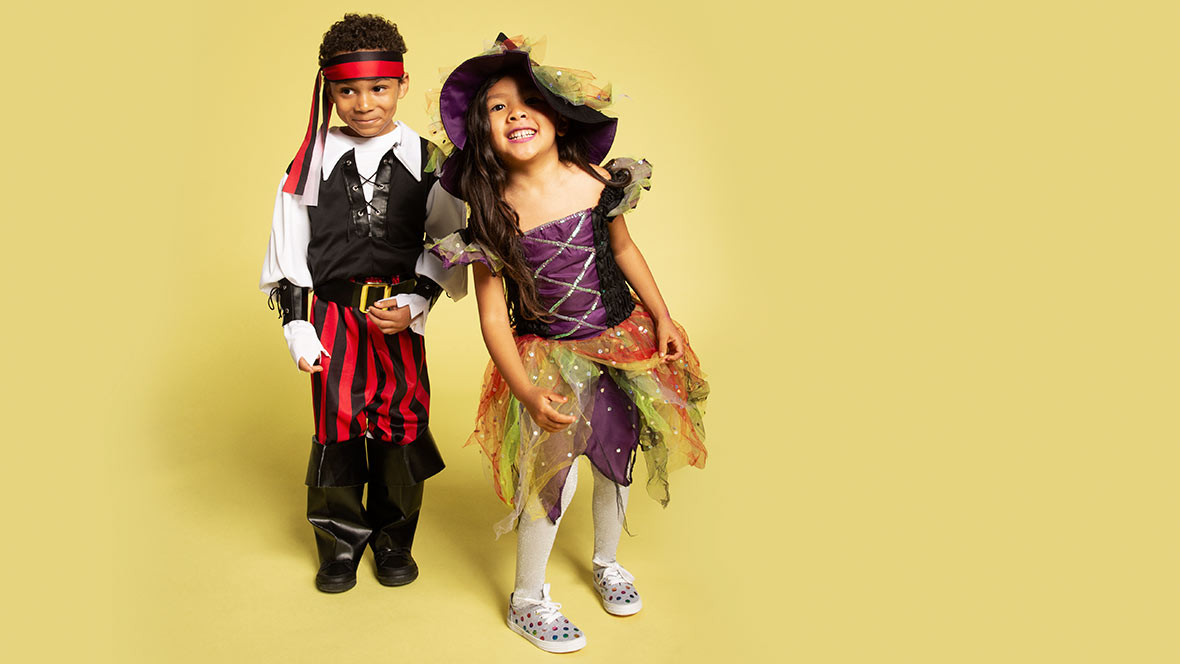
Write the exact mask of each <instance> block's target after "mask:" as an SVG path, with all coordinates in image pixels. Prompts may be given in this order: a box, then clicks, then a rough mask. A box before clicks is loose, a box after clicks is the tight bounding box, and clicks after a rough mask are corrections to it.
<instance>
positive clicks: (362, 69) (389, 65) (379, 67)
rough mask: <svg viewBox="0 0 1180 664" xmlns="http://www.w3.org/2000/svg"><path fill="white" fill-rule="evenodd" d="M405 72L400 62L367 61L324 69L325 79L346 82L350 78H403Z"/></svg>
mask: <svg viewBox="0 0 1180 664" xmlns="http://www.w3.org/2000/svg"><path fill="white" fill-rule="evenodd" d="M405 71H406V69H405V66H404V65H403V64H402V63H400V62H391V61H389V60H365V61H362V62H345V63H342V64H338V65H332V66H331V67H324V79H325V80H328V81H346V80H348V79H350V78H401V77H402V76H403V75H405Z"/></svg>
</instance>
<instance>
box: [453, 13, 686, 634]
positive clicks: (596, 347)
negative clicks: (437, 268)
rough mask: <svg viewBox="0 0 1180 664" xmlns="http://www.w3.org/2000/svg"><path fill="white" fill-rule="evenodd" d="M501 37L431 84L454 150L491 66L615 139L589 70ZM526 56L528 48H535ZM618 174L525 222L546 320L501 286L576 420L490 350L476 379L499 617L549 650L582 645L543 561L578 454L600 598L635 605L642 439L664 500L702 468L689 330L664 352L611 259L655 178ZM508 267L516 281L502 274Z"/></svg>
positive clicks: (526, 349) (466, 240)
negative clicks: (524, 384) (505, 547)
mask: <svg viewBox="0 0 1180 664" xmlns="http://www.w3.org/2000/svg"><path fill="white" fill-rule="evenodd" d="M534 46H535V45H534V44H529V43H527V42H525V41H524V40H522V39H521V38H519V37H518V38H513V39H508V38H506V37H505V36H504V35H503V34H501V35H500V37H499V38H498V39H497V41H496V44H495V46H493V47H492V48H490V49H489V50H488V51H486V52H485V53H483V54H481V55H479V56H477V57H475V58H472V59H470V60H467V61H466V62H464V63H463V64H461V65H460V66H459V67H458V68H456V69H455V70H454V72H452V73H451V74H450V76H449V77H448V78H447V79H446V82H445V83H444V85H443V87H442V89H441V91H440V95H439V113H440V119H439V125H440V126H441V128H442V130H444V131H445V133H446V135H447V137H448V138H449V139H450V140H451V141H452V142H453V145H454V148H455V149H458V150H460V151H461V150H462V149H463V147H464V145H465V144H466V142H467V136H466V123H465V117H466V113H467V109H468V107H469V106H470V105H471V103H472V102H473V100H474V98H475V96H476V94H477V92H478V90H479V88H480V86H481V85H482V84H483V83H484V82H485V81H486V80H487V79H488V78H489V77H492V76H503V75H506V74H510V73H514V72H527V73H528V76H529V77H531V79H532V81H533V82H534V84H535V86H536V88H537V89H538V90H539V91H540V92H541V93H542V95H543V96H544V97H545V99H546V101H547V102H548V103H549V105H550V106H551V107H553V109H554V110H556V112H557V113H558V114H560V115H561V116H563V117H564V118H566V119H567V120H568V121H570V122H571V123H580V124H582V125H583V127H582V129H583V134H584V135H585V137H586V139H587V142H588V144H589V148H590V149H589V153H588V160H589V161H590V162H591V163H595V164H597V163H600V162H601V161H602V160H603V158H604V157H605V156H606V154H607V152H608V151H609V149H610V146H611V144H612V142H613V140H614V135H615V129H616V125H617V120H616V119H613V118H609V117H607V116H606V115H604V114H602V113H601V112H600V111H599V110H598V109H600V108H602V107H604V106H605V105H606V104H607V103H609V97H610V92H609V89H606V90H603V89H599V88H596V87H594V86H593V85H591V84H590V83H589V79H591V78H593V76H592V75H590V74H589V73H587V72H579V71H576V70H569V69H566V68H556V67H545V66H542V65H539V64H537V63H536V62H535V61H534V59H535V58H536V57H538V56H537V55H536V50H537V49H536V48H534ZM530 56H533V57H530ZM455 157H456V158H452V159H451V160H450V161H448V162H447V163H446V165H444V167H443V174H442V184H443V186H444V187H446V188H447V189H448V190H449V191H450V192H451V193H454V194H455V195H461V192H460V187H459V176H458V172H457V167H458V168H461V166H459V165H458V163H457V162H458V161H461V159H462V155H461V153H460V154H457V155H455ZM605 168H606V169H607V170H608V171H609V172H610V173H611V176H612V184H611V185H609V186H606V187H604V189H603V191H602V194H601V196H600V198H599V200H598V203H597V204H596V205H595V206H593V207H591V208H587V209H585V210H580V211H578V212H575V213H573V214H571V215H569V216H566V217H563V218H561V219H556V220H553V221H550V222H548V223H545V224H541V225H540V226H537V227H535V228H532V229H530V230H528V231H525V232H524V233H523V234H522V235H521V236H519V242H520V252H521V255H523V257H524V259H525V261H526V262H527V263H528V265H529V267H530V270H531V272H532V275H533V278H534V280H535V283H536V290H537V296H538V299H539V300H540V302H541V304H542V307H543V309H545V312H546V313H547V320H544V321H542V320H537V319H531V318H526V317H524V316H523V315H521V314H520V312H521V311H522V310H523V309H522V307H521V303H520V301H519V295H518V292H519V289H518V288H515V287H513V284H511V283H507V284H506V286H507V287H506V293H507V298H508V311H509V313H510V318H511V321H510V322H511V325H512V327H513V333H514V335H515V337H516V347H517V350H518V352H519V355H520V359H521V362H522V364H523V365H524V369H525V372H526V373H527V375H528V377H529V378H530V379H531V380H532V382H533V384H535V385H537V386H539V387H542V388H545V389H547V390H552V391H553V392H556V393H557V394H559V395H561V396H563V397H566V399H567V401H566V403H565V404H564V406H562V407H561V408H560V409H559V410H561V411H562V412H563V414H567V415H574V416H575V417H576V421H575V422H574V423H573V424H571V425H569V426H568V427H565V428H564V429H562V430H560V431H557V432H554V433H550V432H547V431H545V430H544V429H542V428H541V427H540V426H538V425H537V424H536V423H534V422H533V421H532V418H531V416H530V415H529V413H528V411H527V409H525V408H524V406H523V405H522V404H521V403H520V402H519V401H518V400H517V399H516V397H515V396H513V394H512V393H511V390H510V389H509V387H508V384H507V382H506V381H505V380H504V378H503V376H502V375H501V374H500V372H499V370H498V369H497V368H496V366H495V364H494V363H489V365H488V368H487V372H486V374H485V379H484V383H483V387H482V394H481V397H480V401H479V409H478V414H477V417H476V427H475V432H474V433H473V434H472V435H471V437H470V439H469V440H468V444H477V445H479V446H480V448H481V449H482V450H483V452H484V454H485V455H486V456H487V459H488V461H489V462H490V465H491V469H492V472H491V475H492V481H493V485H494V487H495V490H496V494H497V495H498V496H499V497H500V499H501V500H502V501H503V502H504V503H506V504H507V505H508V506H509V507H510V508H511V510H512V511H511V513H510V514H509V515H508V516H507V517H506V518H505V519H504V520H503V521H501V522H500V523H499V524H497V526H496V532H497V534H498V535H499V534H502V533H504V532H507V531H509V530H511V529H512V528H513V527H516V528H517V529H518V558H517V583H516V590H515V592H514V593H513V597H512V599H511V600H510V607H509V613H508V625H509V627H510V628H512V629H513V631H516V632H517V633H519V634H521V635H522V636H524V637H525V638H526V639H528V640H529V641H530V642H532V643H533V644H534V645H537V646H538V647H540V648H542V649H544V650H547V651H551V652H569V651H572V650H576V649H578V648H580V647H581V646H582V645H583V644H584V643H585V639H584V637H583V636H582V635H581V632H580V630H578V629H577V628H576V627H574V626H573V625H572V624H571V623H570V622H569V621H568V619H566V618H565V617H564V616H562V615H561V614H560V612H559V611H557V608H556V607H559V606H560V605H557V604H554V603H553V602H552V601H550V599H549V587H548V585H547V584H545V583H544V568H545V563H546V561H547V560H548V556H549V552H550V550H551V547H552V542H553V537H554V536H555V534H556V527H557V524H558V522H559V521H560V517H561V515H562V513H563V512H564V511H565V509H566V507H567V506H568V504H569V500H570V498H571V497H572V492H573V485H574V484H575V483H576V476H577V466H576V461H577V458H578V457H579V456H581V455H585V456H586V457H588V458H589V460H590V463H591V468H592V471H593V473H594V476H595V483H594V507H593V510H594V522H595V555H594V572H595V580H596V586H597V587H598V589H599V592H600V594H601V595H602V602H603V606H604V607H605V608H606V610H607V611H608V612H610V613H612V614H615V615H630V614H632V613H635V612H637V611H638V610H639V608H640V607H641V606H642V604H641V602H640V599H639V594H638V591H636V590H635V588H634V586H633V585H632V583H633V577H632V576H631V575H630V573H628V572H627V571H626V570H625V569H623V568H622V567H621V566H619V564H618V563H617V561H616V560H615V550H616V548H617V545H618V540H619V533H620V531H621V529H622V525H623V524H622V519H623V512H624V510H625V506H626V500H627V495H628V493H627V492H628V487H629V486H630V484H631V471H632V467H633V464H634V462H635V459H636V456H637V453H638V452H639V451H642V452H643V455H644V457H645V459H646V464H647V470H648V482H647V487H648V492H649V493H650V494H651V495H652V496H653V497H654V498H656V499H657V500H659V501H660V502H661V503H662V504H664V505H666V504H667V503H668V497H669V496H668V473H669V472H670V471H671V470H673V469H675V468H678V467H682V466H694V467H698V468H700V467H703V466H704V465H705V460H706V456H707V454H706V450H705V445H704V426H703V414H704V408H705V400H706V398H707V396H708V392H709V387H708V383H707V382H706V380H705V377H704V374H703V373H702V371H701V368H700V363H699V361H698V359H697V356H696V354H695V353H694V352H693V351H692V349H691V348H690V347H689V346H688V339H687V335H684V331H683V329H682V328H680V327H679V325H677V329H679V330H680V332H681V334H682V335H684V340H685V348H684V356H683V357H682V358H681V359H680V360H677V361H676V362H675V363H667V362H665V361H664V360H663V358H661V357H660V353H659V344H658V340H657V338H656V336H655V321H654V320H653V318H652V316H651V315H650V314H649V312H648V311H647V310H646V309H645V308H644V307H643V305H642V304H641V303H640V302H639V301H638V299H637V298H636V297H635V296H634V295H633V294H632V292H631V290H630V287H629V285H628V283H627V280H626V277H625V276H624V275H623V272H622V270H621V269H620V268H619V266H618V265H617V263H616V262H615V259H614V254H613V253H612V250H611V244H610V230H609V224H610V223H611V222H612V221H613V220H614V219H615V218H616V217H617V216H618V215H621V214H624V213H626V212H629V211H631V210H632V209H634V207H635V206H636V204H637V203H638V199H639V194H640V191H641V190H644V189H648V188H650V184H651V181H650V177H651V165H650V164H649V163H647V162H646V161H644V160H639V161H635V160H631V159H614V160H612V161H610V162H608V163H607V164H606V165H605ZM431 252H433V253H434V254H435V255H436V256H438V257H439V258H441V259H442V260H443V264H444V265H445V266H458V265H469V264H471V263H473V262H481V263H483V264H484V265H486V266H487V267H488V269H489V270H491V271H492V272H493V273H497V272H500V269H501V267H502V263H501V261H500V260H499V258H498V257H497V256H495V255H494V254H493V253H492V252H491V251H489V250H488V249H487V248H486V247H483V246H481V245H480V244H479V242H477V241H475V239H474V238H473V237H472V235H471V233H470V231H469V230H467V229H464V230H462V231H459V232H457V233H454V234H452V235H450V236H447V237H445V238H443V239H442V240H440V241H438V242H436V243H435V244H434V245H433V246H432V247H431ZM505 279H506V280H507V281H510V279H509V278H508V277H507V276H506V275H505Z"/></svg>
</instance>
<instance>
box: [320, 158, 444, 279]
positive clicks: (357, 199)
mask: <svg viewBox="0 0 1180 664" xmlns="http://www.w3.org/2000/svg"><path fill="white" fill-rule="evenodd" d="M418 140H419V142H420V145H419V148H420V149H421V150H422V163H423V164H426V163H427V159H428V157H429V155H428V154H427V142H426V140H425V139H423V138H421V137H419V138H418ZM437 179H438V178H437V177H436V176H435V175H434V174H433V173H423V174H422V180H421V182H419V181H418V180H415V179H414V176H413V175H411V174H410V172H409V171H408V170H406V167H405V166H404V165H402V163H401V162H400V161H398V159H397V158H396V157H394V156H393V151H392V150H390V151H389V152H387V153H385V156H384V157H382V158H381V161H380V162H379V164H378V166H377V176H376V180H375V183H376V184H375V189H374V191H373V200H372V201H371V202H366V201H365V192H364V190H363V188H362V185H361V183H362V180H361V177H360V174H359V173H357V170H356V160H355V159H354V158H353V151H352V150H349V151H348V152H346V153H344V155H343V156H342V157H340V160H339V161H337V162H336V165H335V166H334V167H333V168H332V172H331V174H330V175H329V176H328V179H327V180H322V181H321V182H320V192H319V193H320V200H319V204H318V205H315V206H312V207H308V208H307V214H308V217H309V218H310V219H311V240H310V242H309V243H308V245H307V265H308V267H309V268H310V269H311V279H312V283H315V284H322V283H324V282H327V281H334V280H337V279H357V278H363V277H394V276H396V277H402V278H406V277H413V276H414V265H415V263H417V261H418V257H419V256H420V255H421V254H422V247H423V244H424V243H425V241H426V230H425V227H426V197H427V195H428V194H429V193H430V188H431V187H432V186H434V183H435V181H436V180H437Z"/></svg>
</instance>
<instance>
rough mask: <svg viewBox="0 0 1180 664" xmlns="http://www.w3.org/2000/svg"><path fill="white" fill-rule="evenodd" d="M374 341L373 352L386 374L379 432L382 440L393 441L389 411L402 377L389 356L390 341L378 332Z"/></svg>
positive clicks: (379, 409)
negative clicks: (395, 369)
mask: <svg viewBox="0 0 1180 664" xmlns="http://www.w3.org/2000/svg"><path fill="white" fill-rule="evenodd" d="M377 335H380V336H377ZM373 339H374V341H373V350H374V351H375V352H376V354H377V360H378V361H379V362H381V370H382V371H383V372H385V388H384V389H382V390H381V400H380V401H378V402H377V430H378V431H380V432H381V435H382V440H393V425H392V424H390V422H389V409H390V408H392V407H393V404H392V403H390V399H392V398H393V391H394V390H395V389H396V388H397V381H399V380H401V377H400V376H398V375H397V372H396V371H394V369H393V358H392V357H390V356H389V340H388V339H386V338H385V334H384V333H382V332H381V331H380V330H377V332H376V333H375V334H374V337H373Z"/></svg>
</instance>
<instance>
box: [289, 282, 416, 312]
mask: <svg viewBox="0 0 1180 664" xmlns="http://www.w3.org/2000/svg"><path fill="white" fill-rule="evenodd" d="M417 285H418V283H417V281H416V280H414V279H403V280H401V281H398V282H397V283H396V284H391V283H387V282H374V283H363V282H362V283H357V282H355V281H348V280H344V279H340V280H336V281H329V282H326V283H322V284H316V287H315V289H313V290H312V292H313V293H314V294H315V296H316V297H318V298H320V299H323V300H327V301H329V302H334V303H336V304H339V305H343V306H345V307H356V308H357V309H360V310H361V311H368V309H369V307H371V306H373V304H375V303H376V302H377V301H379V300H384V299H385V298H388V297H393V296H394V295H402V294H404V293H412V292H413V291H414V288H415V287H416V286H417Z"/></svg>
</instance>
